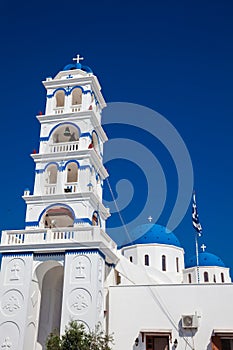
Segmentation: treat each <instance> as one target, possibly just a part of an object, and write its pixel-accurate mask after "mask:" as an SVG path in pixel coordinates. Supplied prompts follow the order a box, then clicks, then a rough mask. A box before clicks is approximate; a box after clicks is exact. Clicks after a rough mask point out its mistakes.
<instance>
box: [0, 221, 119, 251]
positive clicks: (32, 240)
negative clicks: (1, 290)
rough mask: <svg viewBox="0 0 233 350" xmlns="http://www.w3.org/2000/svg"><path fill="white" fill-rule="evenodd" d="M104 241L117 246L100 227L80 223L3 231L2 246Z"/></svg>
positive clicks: (113, 246)
mask: <svg viewBox="0 0 233 350" xmlns="http://www.w3.org/2000/svg"><path fill="white" fill-rule="evenodd" d="M91 241H102V242H103V243H105V244H106V245H109V246H111V248H115V247H116V245H115V243H114V242H113V241H112V240H111V238H110V237H109V236H108V235H107V234H106V233H105V232H104V231H103V230H102V229H101V228H100V227H98V226H97V227H93V226H84V225H79V226H78V227H64V228H52V229H46V228H41V229H38V228H34V229H27V230H12V231H2V237H1V246H18V245H37V244H40V245H41V244H43V243H48V242H52V243H54V244H55V243H62V242H63V243H65V242H67V243H68V242H69V243H71V242H77V243H79V242H91Z"/></svg>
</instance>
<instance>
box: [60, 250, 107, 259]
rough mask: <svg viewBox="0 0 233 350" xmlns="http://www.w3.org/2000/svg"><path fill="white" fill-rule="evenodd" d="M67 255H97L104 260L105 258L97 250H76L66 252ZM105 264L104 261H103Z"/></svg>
mask: <svg viewBox="0 0 233 350" xmlns="http://www.w3.org/2000/svg"><path fill="white" fill-rule="evenodd" d="M66 254H67V255H70V254H77V255H83V254H99V255H100V256H101V257H102V258H103V259H104V260H105V258H106V256H105V255H104V254H103V253H102V252H101V251H100V250H99V249H77V250H68V251H66ZM105 262H106V261H105Z"/></svg>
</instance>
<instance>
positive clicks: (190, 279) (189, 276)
mask: <svg viewBox="0 0 233 350" xmlns="http://www.w3.org/2000/svg"><path fill="white" fill-rule="evenodd" d="M188 282H189V283H192V276H191V273H189V274H188Z"/></svg>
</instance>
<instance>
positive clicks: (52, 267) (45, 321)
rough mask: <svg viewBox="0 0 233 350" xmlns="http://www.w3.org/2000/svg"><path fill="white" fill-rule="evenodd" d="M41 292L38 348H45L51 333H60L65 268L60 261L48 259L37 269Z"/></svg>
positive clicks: (39, 349)
mask: <svg viewBox="0 0 233 350" xmlns="http://www.w3.org/2000/svg"><path fill="white" fill-rule="evenodd" d="M36 274H37V276H38V282H39V288H40V292H41V300H40V312H39V323H38V333H37V346H36V349H37V350H45V349H46V347H45V344H46V339H47V337H48V335H49V333H51V332H53V331H56V332H58V334H59V333H60V323H61V310H62V294H63V279H64V268H63V266H62V265H60V263H58V262H55V261H47V262H44V263H42V264H41V265H40V266H39V267H38V268H37V271H36Z"/></svg>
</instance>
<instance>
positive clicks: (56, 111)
mask: <svg viewBox="0 0 233 350" xmlns="http://www.w3.org/2000/svg"><path fill="white" fill-rule="evenodd" d="M54 113H55V114H63V113H64V107H55V108H54Z"/></svg>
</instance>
